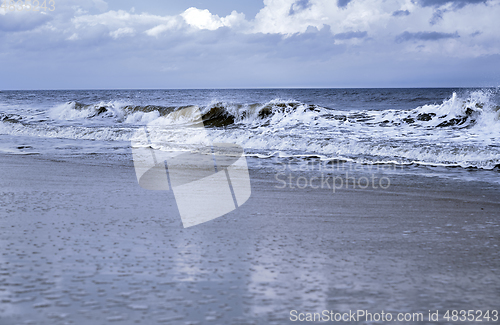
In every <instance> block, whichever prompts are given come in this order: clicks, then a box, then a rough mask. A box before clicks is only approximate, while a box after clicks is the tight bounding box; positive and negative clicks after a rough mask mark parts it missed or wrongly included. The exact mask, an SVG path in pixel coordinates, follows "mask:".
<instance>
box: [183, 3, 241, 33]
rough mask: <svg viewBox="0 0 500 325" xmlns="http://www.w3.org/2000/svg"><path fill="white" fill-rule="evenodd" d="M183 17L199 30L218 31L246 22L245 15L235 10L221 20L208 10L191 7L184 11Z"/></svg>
mask: <svg viewBox="0 0 500 325" xmlns="http://www.w3.org/2000/svg"><path fill="white" fill-rule="evenodd" d="M181 16H182V17H183V18H184V20H185V21H186V23H188V24H189V25H191V26H193V27H196V28H198V29H208V30H216V29H218V28H220V27H234V26H237V25H239V24H240V23H241V22H242V21H243V20H245V14H242V13H238V12H236V11H234V10H233V12H231V14H230V15H228V16H226V17H222V18H220V17H219V16H218V15H212V14H211V13H210V11H208V10H207V9H203V10H201V9H198V8H194V7H191V8H189V9H187V10H186V11H184V12H183V13H182V14H181Z"/></svg>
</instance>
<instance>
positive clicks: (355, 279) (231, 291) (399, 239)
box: [0, 154, 500, 325]
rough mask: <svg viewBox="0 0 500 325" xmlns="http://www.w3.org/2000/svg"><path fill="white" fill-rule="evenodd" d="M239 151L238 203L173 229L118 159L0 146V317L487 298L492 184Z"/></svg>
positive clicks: (242, 319) (200, 316)
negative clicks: (243, 186) (292, 165)
mask: <svg viewBox="0 0 500 325" xmlns="http://www.w3.org/2000/svg"><path fill="white" fill-rule="evenodd" d="M248 160H249V167H250V180H251V184H252V195H251V197H250V199H249V200H248V201H247V202H246V203H244V204H243V205H242V206H241V207H240V208H238V209H237V210H234V211H232V212H230V213H228V214H226V215H225V216H222V217H219V218H217V219H215V220H212V221H210V222H207V223H204V224H201V225H198V226H195V227H192V228H186V229H184V228H182V224H181V220H180V217H179V214H178V211H177V209H176V205H175V200H174V198H173V195H172V193H171V192H163V191H147V190H143V189H141V188H140V187H139V185H138V184H137V180H136V178H135V173H134V170H133V164H132V161H131V158H130V160H127V159H125V160H113V159H108V158H106V156H105V155H102V156H101V155H95V156H94V157H91V158H86V159H76V158H58V159H55V160H51V158H48V157H45V156H35V155H32V156H29V155H28V156H18V155H5V154H0V163H1V164H2V169H0V184H1V186H0V191H1V195H0V242H1V243H2V244H1V247H2V255H1V256H0V320H1V322H2V324H6V325H10V324H17V323H20V322H25V321H28V320H33V321H35V323H36V324H63V323H65V322H68V321H73V322H74V323H76V324H108V323H110V322H112V323H117V324H137V323H144V324H150V323H158V322H159V323H161V322H165V323H169V324H185V323H186V322H193V323H196V322H199V323H200V324H204V323H207V322H209V321H212V322H215V323H234V324H261V323H265V324H274V323H276V324H283V323H293V322H291V321H290V318H289V316H290V314H289V312H290V311H291V310H298V311H299V312H311V313H313V312H321V311H322V310H336V311H339V312H341V311H347V310H357V309H359V310H368V311H369V312H373V313H378V312H380V311H382V310H385V311H394V312H421V313H424V314H427V312H428V310H436V309H440V310H441V309H442V310H444V309H465V310H469V309H474V310H487V309H490V310H491V309H494V308H496V307H497V305H496V302H497V301H498V300H499V298H500V293H499V292H500V280H499V279H500V258H499V254H500V253H499V252H500V250H499V248H498V246H499V245H500V226H499V224H500V212H499V211H500V196H499V194H500V189H499V187H498V185H497V186H495V185H494V184H490V183H485V182H480V181H465V180H457V179H452V178H440V177H434V176H432V175H431V174H429V175H418V174H412V173H405V171H402V172H401V173H394V174H387V175H386V176H387V177H389V178H390V180H391V186H390V187H389V188H388V189H387V190H384V191H382V190H373V189H355V190H353V189H347V190H346V189H341V190H338V191H336V192H335V193H332V191H331V189H330V190H328V189H326V188H325V189H321V188H320V189H315V188H311V187H307V188H304V189H300V188H289V187H285V188H276V186H280V183H279V182H277V181H276V179H275V175H276V172H277V170H276V168H275V167H276V164H274V163H273V162H270V161H265V162H262V161H256V160H254V159H250V158H249V159H248ZM273 166H274V167H273ZM278 167H279V166H278ZM291 174H292V175H293V176H294V177H315V176H317V173H315V172H314V171H295V172H293V171H291ZM353 175H354V177H357V178H361V177H365V176H367V174H366V172H365V171H357V172H356V173H355V174H353ZM360 323H363V322H360ZM437 323H446V322H445V321H444V320H440V321H439V322H437Z"/></svg>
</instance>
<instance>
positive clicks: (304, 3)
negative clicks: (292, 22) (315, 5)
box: [288, 0, 312, 15]
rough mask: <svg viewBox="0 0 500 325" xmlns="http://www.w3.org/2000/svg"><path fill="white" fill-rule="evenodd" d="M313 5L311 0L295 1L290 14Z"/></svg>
mask: <svg viewBox="0 0 500 325" xmlns="http://www.w3.org/2000/svg"><path fill="white" fill-rule="evenodd" d="M311 6H312V4H311V3H310V2H309V0H297V1H296V2H295V3H293V4H292V5H291V7H290V11H289V12H288V14H289V15H293V14H295V13H296V12H300V11H302V10H304V9H307V8H310V7H311Z"/></svg>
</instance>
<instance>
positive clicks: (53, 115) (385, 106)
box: [0, 88, 500, 170]
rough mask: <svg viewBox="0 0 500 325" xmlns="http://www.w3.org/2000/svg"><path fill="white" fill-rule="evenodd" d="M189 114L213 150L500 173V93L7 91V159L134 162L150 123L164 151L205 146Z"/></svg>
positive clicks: (1, 129)
mask: <svg viewBox="0 0 500 325" xmlns="http://www.w3.org/2000/svg"><path fill="white" fill-rule="evenodd" d="M188 106H196V107H198V108H199V109H200V111H201V112H202V114H203V119H204V124H205V128H206V130H207V134H208V137H209V138H210V140H211V141H212V142H229V143H235V144H239V145H241V146H242V147H243V148H245V152H246V154H247V155H251V156H255V157H261V158H265V157H269V156H272V155H277V154H279V155H284V156H307V155H311V156H317V157H320V158H321V159H341V160H345V161H350V162H354V163H364V164H370V163H377V164H379V163H382V164H383V163H391V164H402V165H429V166H445V167H459V168H478V169H482V170H496V169H498V167H499V166H500V165H499V164H500V121H499V114H500V91H499V89H498V88H487V89H435V88H432V89H239V90H234V89H233V90H220V89H218V90H206V89H205V90H194V89H193V90H40V91H1V92H0V137H1V138H2V144H1V145H0V150H1V151H3V152H7V153H11V154H39V155H44V154H49V153H50V154H59V155H66V154H67V155H70V154H75V153H81V154H87V153H105V152H110V153H112V152H115V153H129V152H130V145H131V144H130V140H131V139H132V137H133V135H134V132H135V131H136V130H137V129H138V128H140V127H143V126H144V125H147V124H152V125H155V126H157V127H158V128H159V129H160V131H159V132H164V134H165V136H164V137H161V136H160V137H158V139H160V140H158V142H157V143H155V146H156V149H160V150H168V149H167V147H166V146H164V143H162V141H163V142H169V143H170V144H172V143H174V144H179V145H187V146H189V145H190V144H192V143H193V141H195V140H193V139H190V138H189V137H186V136H185V134H184V133H182V134H181V133H179V134H177V133H176V132H175V128H172V125H170V123H171V120H169V118H168V114H169V113H171V112H173V111H176V110H179V109H180V108H183V107H188ZM185 122H186V123H189V118H188V120H186V121H185ZM162 128H163V129H162Z"/></svg>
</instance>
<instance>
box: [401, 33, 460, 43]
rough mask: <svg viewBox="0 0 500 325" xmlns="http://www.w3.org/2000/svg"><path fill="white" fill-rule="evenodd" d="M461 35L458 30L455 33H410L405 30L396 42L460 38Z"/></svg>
mask: <svg viewBox="0 0 500 325" xmlns="http://www.w3.org/2000/svg"><path fill="white" fill-rule="evenodd" d="M458 37H460V36H459V35H458V33H457V32H455V33H439V32H417V33H410V32H404V33H401V34H399V35H398V36H397V37H396V42H405V41H437V40H442V39H449V38H458Z"/></svg>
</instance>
